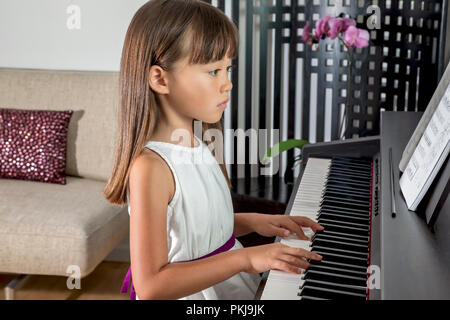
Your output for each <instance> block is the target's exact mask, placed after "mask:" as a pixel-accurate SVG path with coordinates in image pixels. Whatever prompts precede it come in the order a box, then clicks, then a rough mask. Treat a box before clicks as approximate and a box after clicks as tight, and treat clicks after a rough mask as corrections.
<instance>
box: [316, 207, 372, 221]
mask: <svg viewBox="0 0 450 320" xmlns="http://www.w3.org/2000/svg"><path fill="white" fill-rule="evenodd" d="M322 213H323V214H327V213H329V214H339V215H343V216H346V217H358V218H364V219H369V218H370V212H354V211H351V210H347V209H338V208H333V207H330V206H322V207H321V208H320V209H319V214H322Z"/></svg>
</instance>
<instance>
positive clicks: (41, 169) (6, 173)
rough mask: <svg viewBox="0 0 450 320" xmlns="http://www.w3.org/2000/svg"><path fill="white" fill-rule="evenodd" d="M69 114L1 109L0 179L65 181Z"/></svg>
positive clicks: (64, 112)
mask: <svg viewBox="0 0 450 320" xmlns="http://www.w3.org/2000/svg"><path fill="white" fill-rule="evenodd" d="M72 113H73V111H72V110H67V111H48V110H18V109H2V108H0V178H7V179H19V180H29V181H40V182H47V183H57V184H66V176H65V173H64V171H65V169H66V150H67V132H68V130H69V122H70V117H71V116H72Z"/></svg>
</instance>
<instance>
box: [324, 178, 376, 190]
mask: <svg viewBox="0 0 450 320" xmlns="http://www.w3.org/2000/svg"><path fill="white" fill-rule="evenodd" d="M328 182H329V183H332V184H334V185H339V184H340V185H344V186H347V187H352V188H355V189H363V190H368V191H370V186H368V184H367V183H364V182H357V181H352V180H349V179H341V178H339V177H333V176H329V177H328Z"/></svg>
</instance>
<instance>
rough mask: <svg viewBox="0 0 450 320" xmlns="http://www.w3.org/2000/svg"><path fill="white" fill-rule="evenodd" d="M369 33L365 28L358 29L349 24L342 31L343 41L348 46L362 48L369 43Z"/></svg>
mask: <svg viewBox="0 0 450 320" xmlns="http://www.w3.org/2000/svg"><path fill="white" fill-rule="evenodd" d="M369 39H370V35H369V32H368V31H367V30H363V29H358V28H356V27H355V26H349V27H348V29H347V30H346V31H345V32H344V43H345V45H346V46H348V47H349V48H353V47H358V48H364V47H367V46H368V45H369Z"/></svg>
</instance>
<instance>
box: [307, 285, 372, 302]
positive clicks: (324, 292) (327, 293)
mask: <svg viewBox="0 0 450 320" xmlns="http://www.w3.org/2000/svg"><path fill="white" fill-rule="evenodd" d="M303 295H305V296H316V297H317V296H318V297H320V298H322V299H328V300H347V299H352V300H353V299H365V297H364V298H363V297H360V296H359V295H356V294H349V293H346V292H342V291H338V290H331V289H323V288H311V287H309V286H305V287H304V288H303V290H302V296H303Z"/></svg>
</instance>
